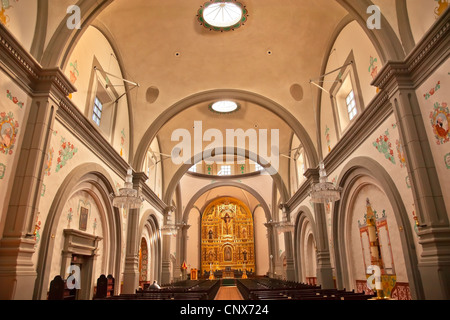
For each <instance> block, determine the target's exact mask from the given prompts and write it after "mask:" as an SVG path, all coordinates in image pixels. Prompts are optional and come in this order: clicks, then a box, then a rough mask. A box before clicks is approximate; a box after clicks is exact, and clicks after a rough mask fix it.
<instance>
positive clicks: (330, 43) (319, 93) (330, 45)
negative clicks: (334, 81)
mask: <svg viewBox="0 0 450 320" xmlns="http://www.w3.org/2000/svg"><path fill="white" fill-rule="evenodd" d="M353 21H355V19H354V18H353V17H352V16H351V15H350V14H348V15H346V16H345V17H344V18H343V19H342V20H341V21H340V22H339V23H338V25H337V26H336V28H335V29H334V31H333V34H332V35H331V38H330V40H329V41H328V45H327V49H326V50H325V55H324V56H323V60H322V66H321V69H320V74H321V75H322V74H325V72H326V70H327V65H328V60H329V58H330V55H331V51H332V50H333V47H334V44H335V43H336V40H337V38H338V37H339V35H340V34H341V32H342V30H344V29H345V27H347V26H348V25H349V24H350V23H351V22H353ZM316 101H317V105H316V110H317V111H316V114H315V117H316V123H317V126H318V127H319V128H320V131H322V121H321V119H322V117H321V114H322V90H318V91H317V100H316ZM317 143H318V144H319V145H318V146H317V152H318V154H319V157H320V158H321V159H323V153H322V139H317Z"/></svg>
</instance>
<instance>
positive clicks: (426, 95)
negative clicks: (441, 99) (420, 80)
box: [423, 81, 441, 100]
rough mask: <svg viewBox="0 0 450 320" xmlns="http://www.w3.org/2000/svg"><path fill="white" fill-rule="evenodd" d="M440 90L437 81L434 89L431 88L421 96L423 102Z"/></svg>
mask: <svg viewBox="0 0 450 320" xmlns="http://www.w3.org/2000/svg"><path fill="white" fill-rule="evenodd" d="M440 88H441V82H440V81H438V83H437V84H436V86H435V87H434V88H431V89H430V91H428V92H427V93H425V94H424V95H423V96H424V97H425V100H428V99H430V98H431V96H432V95H434V94H435V93H436V91H438V90H439V89H440Z"/></svg>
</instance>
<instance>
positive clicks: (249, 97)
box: [134, 89, 318, 168]
mask: <svg viewBox="0 0 450 320" xmlns="http://www.w3.org/2000/svg"><path fill="white" fill-rule="evenodd" d="M224 97H227V98H228V99H235V100H244V101H248V102H251V103H254V104H256V105H259V106H261V107H263V108H265V109H267V110H269V111H271V112H272V113H274V114H275V115H277V116H278V117H279V118H281V119H282V120H283V121H284V122H285V123H286V124H287V125H288V126H289V127H290V128H291V129H292V130H293V131H294V133H295V134H296V135H297V137H298V138H299V140H300V142H301V143H302V144H303V145H304V147H305V151H306V155H307V157H308V161H309V162H308V163H310V165H311V166H312V167H315V166H316V165H317V164H318V158H317V152H316V149H315V147H314V144H313V142H312V140H311V138H310V136H309V135H308V133H307V132H306V130H305V128H304V127H303V126H302V125H301V124H300V122H299V121H298V120H297V118H296V117H294V116H293V115H292V114H291V113H290V112H289V111H288V110H286V109H285V108H284V107H282V106H281V105H279V104H278V103H276V102H275V101H273V100H270V99H269V98H266V97H264V96H261V95H259V94H256V93H254V92H250V91H244V90H237V89H217V90H211V91H204V92H200V93H196V94H193V95H191V96H189V97H187V98H185V99H183V100H181V101H178V102H177V103H175V104H174V105H172V106H171V107H169V108H168V109H167V110H166V111H165V112H163V113H162V114H161V115H159V116H158V118H156V120H155V121H153V123H152V124H151V125H150V127H149V128H148V129H147V131H146V132H145V134H144V136H143V137H142V139H141V142H140V143H139V146H138V148H137V150H136V153H135V157H134V167H135V168H142V167H143V165H144V159H145V154H146V152H147V150H148V148H149V147H150V144H151V143H152V141H153V139H155V137H156V135H157V134H158V132H159V131H160V130H161V128H162V127H163V126H164V125H165V124H166V123H167V122H168V121H169V120H170V119H172V118H173V117H175V116H176V115H177V114H179V113H180V112H182V111H184V110H186V109H189V108H190V107H192V106H193V105H196V104H199V103H203V102H207V101H210V100H216V99H223V98H224Z"/></svg>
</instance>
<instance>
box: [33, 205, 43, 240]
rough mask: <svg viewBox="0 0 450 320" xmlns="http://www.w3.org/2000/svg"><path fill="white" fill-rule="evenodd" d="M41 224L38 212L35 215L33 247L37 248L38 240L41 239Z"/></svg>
mask: <svg viewBox="0 0 450 320" xmlns="http://www.w3.org/2000/svg"><path fill="white" fill-rule="evenodd" d="M41 225H42V221H41V219H40V214H39V213H38V214H37V216H36V223H35V226H34V241H36V243H35V245H34V247H35V248H37V246H38V245H39V242H40V240H41Z"/></svg>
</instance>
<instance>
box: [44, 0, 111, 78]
mask: <svg viewBox="0 0 450 320" xmlns="http://www.w3.org/2000/svg"><path fill="white" fill-rule="evenodd" d="M112 2H113V0H100V1H97V0H79V1H78V2H77V3H76V5H77V6H78V7H79V8H80V10H81V12H82V13H83V19H82V25H81V28H80V29H73V30H70V29H69V28H67V25H66V20H65V19H63V20H62V21H61V22H60V24H59V25H58V28H57V29H56V30H55V32H54V33H53V36H52V38H51V39H50V41H49V43H48V45H47V47H46V48H45V50H44V52H43V54H42V59H40V60H39V61H40V63H41V65H42V66H43V67H44V68H53V67H59V68H61V69H62V70H64V66H65V65H66V63H67V62H68V61H67V59H68V58H69V56H70V54H71V53H72V51H73V49H74V48H75V46H76V44H77V42H78V40H79V39H80V38H81V36H82V35H83V34H84V32H85V31H86V30H87V28H88V27H89V25H91V24H92V22H93V21H94V20H95V19H96V18H97V16H98V15H99V14H100V13H101V12H102V11H103V10H104V9H105V8H106V7H107V6H108V5H110V4H111V3H112ZM44 40H45V38H44Z"/></svg>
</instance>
